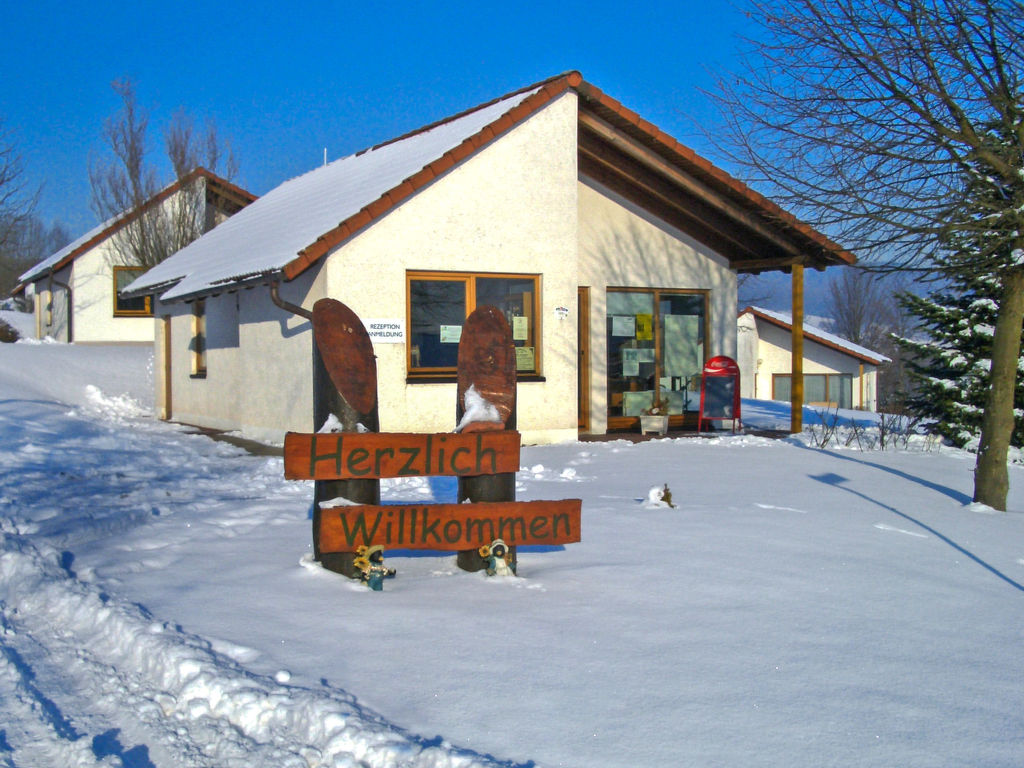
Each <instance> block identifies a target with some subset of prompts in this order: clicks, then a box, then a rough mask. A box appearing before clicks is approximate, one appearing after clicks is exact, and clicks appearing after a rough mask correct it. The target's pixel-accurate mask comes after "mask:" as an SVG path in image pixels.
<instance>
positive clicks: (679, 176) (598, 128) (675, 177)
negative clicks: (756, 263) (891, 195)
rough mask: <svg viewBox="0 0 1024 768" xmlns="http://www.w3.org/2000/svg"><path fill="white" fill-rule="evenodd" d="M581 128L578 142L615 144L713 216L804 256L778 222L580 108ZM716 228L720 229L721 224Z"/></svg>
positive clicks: (793, 253) (785, 249)
mask: <svg viewBox="0 0 1024 768" xmlns="http://www.w3.org/2000/svg"><path fill="white" fill-rule="evenodd" d="M580 128H581V130H580V139H579V140H580V143H581V145H582V143H583V141H584V137H585V136H586V135H587V134H588V133H589V134H591V135H595V136H597V137H599V139H600V140H601V141H602V143H604V144H606V145H612V146H614V147H615V148H616V149H618V150H620V152H621V153H622V154H624V155H628V156H629V157H631V158H632V159H633V160H635V161H636V162H639V163H640V164H642V166H644V167H646V168H649V169H653V171H655V172H656V173H657V174H659V175H660V176H662V177H664V178H666V179H668V180H670V181H671V182H672V185H673V187H674V188H675V189H677V190H680V189H681V190H683V191H685V193H686V194H687V196H689V197H691V198H693V199H695V200H699V201H700V202H701V203H702V204H703V205H704V206H706V207H707V208H708V209H709V212H710V211H713V212H714V213H715V214H716V218H717V217H724V219H725V220H726V221H729V222H731V225H732V227H733V228H744V229H746V230H748V231H749V232H750V233H752V234H754V235H756V236H757V237H759V238H761V239H763V240H766V241H768V242H770V243H771V244H772V245H773V246H774V247H775V248H777V249H779V250H780V251H783V252H785V253H788V254H789V255H790V256H795V257H803V256H804V255H805V254H804V253H803V251H802V249H801V248H799V247H798V246H797V245H795V244H794V243H793V242H791V241H790V240H788V239H786V238H783V237H780V236H779V233H778V230H777V226H773V225H772V224H771V223H769V222H767V221H765V220H764V219H762V218H759V217H758V216H756V215H754V214H753V213H751V212H750V211H748V210H746V209H744V208H742V207H741V206H738V205H736V204H735V203H733V202H732V201H730V200H728V199H727V198H725V197H722V196H721V195H718V194H715V193H714V192H712V191H711V190H710V189H708V187H707V186H706V185H705V184H703V183H701V182H700V181H699V180H698V179H695V178H693V177H691V176H688V175H687V174H685V173H683V172H682V171H681V170H679V169H678V168H676V167H674V166H672V165H671V164H670V163H669V162H668V161H666V160H665V159H664V158H663V157H661V156H660V155H658V154H657V153H655V152H653V151H652V150H650V149H649V148H647V147H645V146H643V145H642V144H639V143H637V142H635V141H633V140H632V139H630V138H629V137H628V136H625V135H624V134H622V133H620V132H619V131H617V130H616V129H615V128H614V127H612V126H611V125H609V124H608V123H606V122H604V121H603V120H601V119H600V118H598V117H596V116H595V115H591V114H588V113H586V112H583V111H581V112H580ZM676 194H678V192H677V193H676ZM719 229H720V230H721V227H719Z"/></svg>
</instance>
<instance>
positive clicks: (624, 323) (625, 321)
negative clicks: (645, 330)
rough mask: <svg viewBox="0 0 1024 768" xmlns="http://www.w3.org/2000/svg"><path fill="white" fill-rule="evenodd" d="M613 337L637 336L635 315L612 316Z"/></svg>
mask: <svg viewBox="0 0 1024 768" xmlns="http://www.w3.org/2000/svg"><path fill="white" fill-rule="evenodd" d="M612 336H626V337H628V338H630V339H632V338H633V337H634V336H636V318H635V317H634V316H633V315H612Z"/></svg>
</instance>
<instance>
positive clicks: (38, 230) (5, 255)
mask: <svg viewBox="0 0 1024 768" xmlns="http://www.w3.org/2000/svg"><path fill="white" fill-rule="evenodd" d="M69 242H71V235H70V233H69V232H68V230H67V228H66V227H64V225H63V224H61V223H59V222H56V223H54V224H52V225H50V226H49V227H47V226H46V225H45V224H44V223H43V222H42V220H41V219H40V218H39V217H38V216H36V215H34V214H30V215H28V216H24V217H22V218H21V220H20V221H18V222H17V224H16V225H14V226H13V227H11V229H10V232H9V236H8V237H7V238H6V239H5V241H4V242H3V243H0V297H2V296H7V295H8V294H10V292H11V291H12V290H14V288H15V286H17V285H18V277H19V276H20V275H22V274H24V273H25V271H26V270H28V269H29V268H31V267H32V266H33V265H34V264H37V263H39V262H40V261H42V260H43V259H45V258H46V257H47V256H49V255H50V254H52V253H55V252H56V251H59V250H60V249H61V248H63V247H64V246H65V245H67V244H68V243H69Z"/></svg>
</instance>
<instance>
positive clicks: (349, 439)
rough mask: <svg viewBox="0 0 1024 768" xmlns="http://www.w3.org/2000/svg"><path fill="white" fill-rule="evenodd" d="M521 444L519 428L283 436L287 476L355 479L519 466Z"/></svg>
mask: <svg viewBox="0 0 1024 768" xmlns="http://www.w3.org/2000/svg"><path fill="white" fill-rule="evenodd" d="M519 444H520V436H519V433H518V432H513V431H502V432H472V433H467V434H456V433H454V432H452V433H443V434H412V433H401V432H398V433H375V432H364V433H358V432H326V433H322V434H301V433H297V432H289V433H288V434H287V435H285V438H284V476H285V478H287V479H288V480H352V479H367V478H375V479H379V478H382V477H428V476H430V475H455V476H475V475H491V474H496V473H500V472H516V471H517V470H518V469H519Z"/></svg>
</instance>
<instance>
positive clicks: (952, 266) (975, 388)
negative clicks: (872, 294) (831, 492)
mask: <svg viewBox="0 0 1024 768" xmlns="http://www.w3.org/2000/svg"><path fill="white" fill-rule="evenodd" d="M982 146H983V149H982V151H978V152H976V153H975V154H974V156H973V157H972V158H971V159H970V160H969V161H968V167H969V168H970V175H969V177H968V180H967V182H966V184H965V192H966V194H964V196H963V198H962V202H961V203H960V204H958V205H957V206H955V207H954V208H953V209H952V210H951V211H950V215H949V223H948V224H947V227H946V229H945V231H944V232H943V233H942V234H941V237H940V239H941V242H942V245H943V248H944V255H943V256H941V257H939V258H937V259H936V265H937V266H938V268H939V271H940V274H941V275H943V276H944V278H945V281H944V284H943V287H942V288H939V289H936V290H935V291H933V292H932V293H931V294H930V295H929V296H927V297H920V296H915V295H913V294H909V293H904V294H902V295H901V297H900V301H901V303H902V304H903V306H904V307H905V308H906V309H907V310H909V311H910V312H911V314H913V315H915V316H916V317H918V318H920V321H921V326H922V329H923V330H924V331H925V332H926V333H927V334H928V336H929V337H930V338H929V339H928V340H927V341H922V340H915V339H908V338H904V339H900V340H899V343H900V345H901V346H903V348H904V349H906V350H907V351H908V352H910V353H911V355H912V356H913V358H914V361H913V362H912V363H911V376H912V378H913V380H914V382H915V384H916V387H915V392H914V394H913V395H912V396H911V397H910V399H909V401H908V404H909V405H910V407H911V409H912V411H913V412H915V413H917V414H920V415H922V416H925V417H929V418H933V419H935V423H934V425H933V429H934V431H935V432H936V433H938V434H940V435H942V436H943V437H945V438H948V439H949V440H950V441H951V442H953V443H954V444H955V445H957V446H960V447H966V448H971V449H972V450H977V448H978V445H979V440H980V438H981V433H982V431H983V430H982V419H983V416H984V412H985V408H986V407H987V405H988V402H989V400H988V397H989V390H990V389H991V386H992V376H991V369H992V357H993V340H994V337H995V327H996V320H997V317H998V314H999V303H1000V301H1002V300H1003V299H1004V297H1005V292H1006V286H1005V285H1004V281H1003V279H1002V278H1003V277H1004V276H1005V275H1006V274H1007V273H1008V271H1010V270H1020V269H1021V259H1022V257H1024V254H1022V253H1021V252H1020V250H1019V249H1012V248H1011V247H1010V246H1009V245H1007V244H1006V242H1005V241H1003V242H999V241H998V240H996V241H995V242H993V240H994V239H993V238H992V237H991V232H992V231H993V230H998V229H1000V228H1003V229H1005V228H1008V227H1015V226H1016V225H1017V216H1018V214H1019V211H1015V210H1013V209H1012V208H1011V209H1009V210H1008V209H1007V201H1018V200H1022V199H1024V182H1022V181H1021V180H1020V179H1018V180H1016V181H1014V182H1007V181H1005V180H1003V179H1000V177H999V176H998V175H997V174H996V173H994V172H993V169H992V168H991V165H990V163H989V162H987V159H986V158H987V157H988V153H987V152H985V151H984V149H985V148H990V149H991V151H993V152H994V151H996V149H997V148H999V149H1004V148H1006V147H1014V148H1016V149H1015V151H1017V152H1018V153H1019V152H1020V149H1019V147H1020V137H1019V136H1018V135H1017V132H1016V131H1015V130H1014V129H1012V128H1011V129H1007V128H1006V126H1004V125H1001V124H999V123H992V124H990V125H989V126H988V130H987V132H986V133H985V135H984V137H983V141H982ZM1020 334H1021V340H1022V346H1021V348H1020V350H1021V351H1019V352H1018V364H1017V376H1016V378H1015V380H1014V382H1013V430H1012V433H1011V436H1010V445H1013V446H1015V447H1017V448H1021V447H1024V376H1022V375H1021V374H1022V373H1024V330H1022V331H1021V332H1020Z"/></svg>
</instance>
